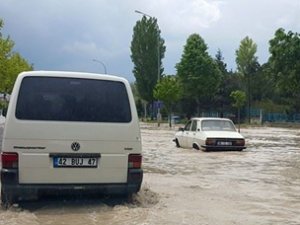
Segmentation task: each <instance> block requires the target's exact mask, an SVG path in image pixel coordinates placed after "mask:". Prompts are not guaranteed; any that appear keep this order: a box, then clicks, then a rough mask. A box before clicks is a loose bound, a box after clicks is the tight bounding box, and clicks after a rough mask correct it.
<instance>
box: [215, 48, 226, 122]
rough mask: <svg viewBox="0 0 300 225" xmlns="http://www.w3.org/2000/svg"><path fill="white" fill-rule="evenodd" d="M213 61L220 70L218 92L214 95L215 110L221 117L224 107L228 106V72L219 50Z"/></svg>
mask: <svg viewBox="0 0 300 225" xmlns="http://www.w3.org/2000/svg"><path fill="white" fill-rule="evenodd" d="M215 57H216V58H215V61H216V63H217V66H218V68H219V70H220V72H221V73H220V75H221V76H220V86H219V89H218V92H217V93H216V95H215V99H216V102H217V106H218V107H217V108H218V110H219V111H220V112H221V113H220V115H221V117H223V114H224V107H225V105H228V104H227V101H228V97H227V96H228V95H229V94H228V88H229V87H230V86H229V85H228V78H229V77H228V75H229V73H228V71H227V68H226V67H227V65H226V63H225V62H224V57H223V55H222V52H221V50H220V49H218V51H217V54H216V56H215Z"/></svg>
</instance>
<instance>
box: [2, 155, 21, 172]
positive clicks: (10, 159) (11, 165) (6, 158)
mask: <svg viewBox="0 0 300 225" xmlns="http://www.w3.org/2000/svg"><path fill="white" fill-rule="evenodd" d="M1 162H2V168H4V169H16V168H18V163H19V156H18V153H15V152H12V153H10V152H9V153H8V152H1Z"/></svg>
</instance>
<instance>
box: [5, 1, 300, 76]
mask: <svg viewBox="0 0 300 225" xmlns="http://www.w3.org/2000/svg"><path fill="white" fill-rule="evenodd" d="M135 10H140V11H142V12H144V13H146V14H148V15H151V16H153V17H156V18H157V19H158V25H159V27H160V29H161V35H162V38H164V39H165V44H166V48H167V49H166V55H165V58H164V59H163V65H164V68H165V73H166V74H175V73H176V70H175V65H176V63H178V62H179V61H180V58H181V54H182V52H183V46H184V45H185V43H186V39H187V38H188V36H189V35H191V34H193V33H198V34H200V35H201V36H202V37H203V38H204V40H205V42H206V44H207V45H208V48H209V53H210V55H211V56H213V57H214V56H215V54H216V52H217V50H218V48H220V49H221V51H222V53H223V56H224V58H225V62H226V63H227V66H228V69H235V68H236V64H235V50H236V49H237V48H238V47H239V44H240V41H241V40H242V39H243V38H244V37H246V36H247V35H248V36H249V37H250V38H252V39H253V40H254V42H256V43H257V45H258V52H257V56H258V59H259V62H260V63H265V62H266V61H267V59H268V57H269V52H268V45H269V44H268V41H269V40H270V39H271V38H273V37H274V33H275V31H276V30H277V29H278V28H280V27H283V28H284V29H285V30H286V31H289V30H291V31H293V32H298V33H299V32H300V0H216V1H215V0H156V1H154V0H26V1H22V0H0V18H2V19H3V20H4V29H3V30H2V32H3V34H4V35H5V36H7V35H9V36H10V37H11V39H12V40H14V42H15V49H14V50H15V51H17V52H20V53H21V55H22V56H23V57H25V58H26V59H27V60H28V61H29V62H30V63H32V64H33V65H34V68H35V70H71V71H85V72H98V73H104V68H103V66H102V64H100V63H97V62H94V61H93V60H92V59H97V60H99V61H101V62H103V63H104V64H105V65H106V67H107V72H108V73H109V74H113V75H119V76H122V77H125V78H127V79H129V80H130V81H134V76H133V74H132V69H133V64H132V62H131V59H130V42H131V39H132V33H133V27H134V25H135V23H136V21H137V20H140V19H141V17H142V15H141V14H138V13H135V12H134V11H135Z"/></svg>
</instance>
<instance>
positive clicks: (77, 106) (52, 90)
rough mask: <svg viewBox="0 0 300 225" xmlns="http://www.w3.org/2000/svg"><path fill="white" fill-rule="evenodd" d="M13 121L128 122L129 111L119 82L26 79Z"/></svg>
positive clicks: (55, 78)
mask: <svg viewBox="0 0 300 225" xmlns="http://www.w3.org/2000/svg"><path fill="white" fill-rule="evenodd" d="M16 117H17V118H18V119H23V120H49V121H85V122H124V123H125V122H130V121H131V110H130V104H129V99H128V95H127V91H126V87H125V85H124V84H123V83H122V82H117V81H107V80H93V79H79V78H59V77H25V78H24V79H23V81H22V84H21V87H20V91H19V96H18V101H17V106H16Z"/></svg>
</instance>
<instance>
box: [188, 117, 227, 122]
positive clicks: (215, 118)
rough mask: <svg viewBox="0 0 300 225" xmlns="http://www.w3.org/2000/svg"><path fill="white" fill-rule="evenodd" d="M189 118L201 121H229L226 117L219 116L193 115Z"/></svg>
mask: <svg viewBox="0 0 300 225" xmlns="http://www.w3.org/2000/svg"><path fill="white" fill-rule="evenodd" d="M191 120H199V121H203V120H220V121H231V120H230V119H228V118H219V117H193V118H191Z"/></svg>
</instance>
